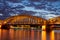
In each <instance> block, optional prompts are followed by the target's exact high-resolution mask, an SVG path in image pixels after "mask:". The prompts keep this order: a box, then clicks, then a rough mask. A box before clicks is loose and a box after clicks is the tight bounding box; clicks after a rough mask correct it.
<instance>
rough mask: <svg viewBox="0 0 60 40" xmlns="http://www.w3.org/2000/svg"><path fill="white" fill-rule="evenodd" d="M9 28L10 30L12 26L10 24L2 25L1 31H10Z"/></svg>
mask: <svg viewBox="0 0 60 40" xmlns="http://www.w3.org/2000/svg"><path fill="white" fill-rule="evenodd" d="M9 28H10V25H8V24H4V25H1V29H9Z"/></svg>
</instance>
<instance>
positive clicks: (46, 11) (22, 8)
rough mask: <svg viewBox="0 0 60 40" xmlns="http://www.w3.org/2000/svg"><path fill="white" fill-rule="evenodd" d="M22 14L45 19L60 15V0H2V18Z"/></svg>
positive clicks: (0, 3) (0, 12) (0, 11)
mask: <svg viewBox="0 0 60 40" xmlns="http://www.w3.org/2000/svg"><path fill="white" fill-rule="evenodd" d="M20 14H28V15H33V16H38V17H42V18H44V19H50V18H53V17H57V16H60V0H0V19H6V18H7V17H10V16H15V15H20Z"/></svg>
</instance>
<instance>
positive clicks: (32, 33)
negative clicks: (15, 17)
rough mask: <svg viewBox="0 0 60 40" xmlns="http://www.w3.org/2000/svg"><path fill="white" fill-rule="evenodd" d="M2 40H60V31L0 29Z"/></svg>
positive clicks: (0, 39)
mask: <svg viewBox="0 0 60 40" xmlns="http://www.w3.org/2000/svg"><path fill="white" fill-rule="evenodd" d="M0 40H60V31H55V30H52V31H51V32H46V31H40V30H21V29H18V30H14V29H9V30H4V29H0Z"/></svg>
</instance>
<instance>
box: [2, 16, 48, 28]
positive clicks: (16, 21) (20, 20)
mask: <svg viewBox="0 0 60 40" xmlns="http://www.w3.org/2000/svg"><path fill="white" fill-rule="evenodd" d="M2 24H3V25H2V27H3V26H5V25H7V26H9V25H46V24H47V20H45V19H43V18H40V17H36V16H31V15H17V16H12V17H9V18H7V19H5V20H4V22H3V23H2Z"/></svg>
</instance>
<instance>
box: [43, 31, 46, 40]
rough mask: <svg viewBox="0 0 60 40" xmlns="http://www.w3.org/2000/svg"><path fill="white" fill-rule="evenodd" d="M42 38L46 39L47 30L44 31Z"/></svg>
mask: <svg viewBox="0 0 60 40" xmlns="http://www.w3.org/2000/svg"><path fill="white" fill-rule="evenodd" d="M42 40H46V31H42Z"/></svg>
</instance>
